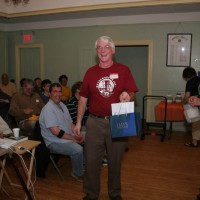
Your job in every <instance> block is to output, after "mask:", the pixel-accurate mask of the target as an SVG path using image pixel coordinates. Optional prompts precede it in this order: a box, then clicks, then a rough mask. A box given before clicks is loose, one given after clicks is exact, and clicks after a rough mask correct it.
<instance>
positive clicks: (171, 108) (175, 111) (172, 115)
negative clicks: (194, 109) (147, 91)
mask: <svg viewBox="0 0 200 200" xmlns="http://www.w3.org/2000/svg"><path fill="white" fill-rule="evenodd" d="M164 115H165V102H164V101H161V102H159V103H158V104H157V105H156V106H155V120H156V121H164ZM185 120H186V119H185V115H184V108H183V104H182V103H176V102H172V103H167V116H166V121H168V122H170V128H169V130H170V135H171V133H172V123H173V122H182V121H185Z"/></svg>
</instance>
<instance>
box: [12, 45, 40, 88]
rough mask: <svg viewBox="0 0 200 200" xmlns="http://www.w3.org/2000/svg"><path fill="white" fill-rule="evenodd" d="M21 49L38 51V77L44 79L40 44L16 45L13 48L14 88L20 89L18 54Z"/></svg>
mask: <svg viewBox="0 0 200 200" xmlns="http://www.w3.org/2000/svg"><path fill="white" fill-rule="evenodd" d="M21 49H39V50H40V77H41V79H42V80H43V78H44V47H43V45H42V44H30V45H16V47H15V53H16V54H15V55H16V58H15V59H16V69H15V70H16V76H15V79H16V86H17V88H18V89H19V88H20V78H21V77H20V63H21V60H20V52H21Z"/></svg>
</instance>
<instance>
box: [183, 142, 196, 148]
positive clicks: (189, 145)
mask: <svg viewBox="0 0 200 200" xmlns="http://www.w3.org/2000/svg"><path fill="white" fill-rule="evenodd" d="M184 145H185V146H187V147H198V144H194V143H192V142H186V143H185V144H184Z"/></svg>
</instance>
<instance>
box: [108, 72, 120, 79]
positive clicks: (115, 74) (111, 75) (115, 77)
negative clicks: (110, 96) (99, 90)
mask: <svg viewBox="0 0 200 200" xmlns="http://www.w3.org/2000/svg"><path fill="white" fill-rule="evenodd" d="M110 78H111V79H117V78H119V76H118V74H117V73H113V74H110Z"/></svg>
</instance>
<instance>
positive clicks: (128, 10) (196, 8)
mask: <svg viewBox="0 0 200 200" xmlns="http://www.w3.org/2000/svg"><path fill="white" fill-rule="evenodd" d="M192 12H200V1H199V3H191V4H189V3H188V4H175V5H174V4H173V5H155V6H152V5H150V6H139V7H125V8H101V9H97V10H95V9H94V10H87V11H73V12H59V13H48V14H43V13H39V14H33V15H30V16H17V17H5V16H0V23H2V24H17V23H27V22H41V21H55V20H65V19H84V18H97V17H113V16H128V15H132V16H134V15H146V14H165V13H192Z"/></svg>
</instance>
